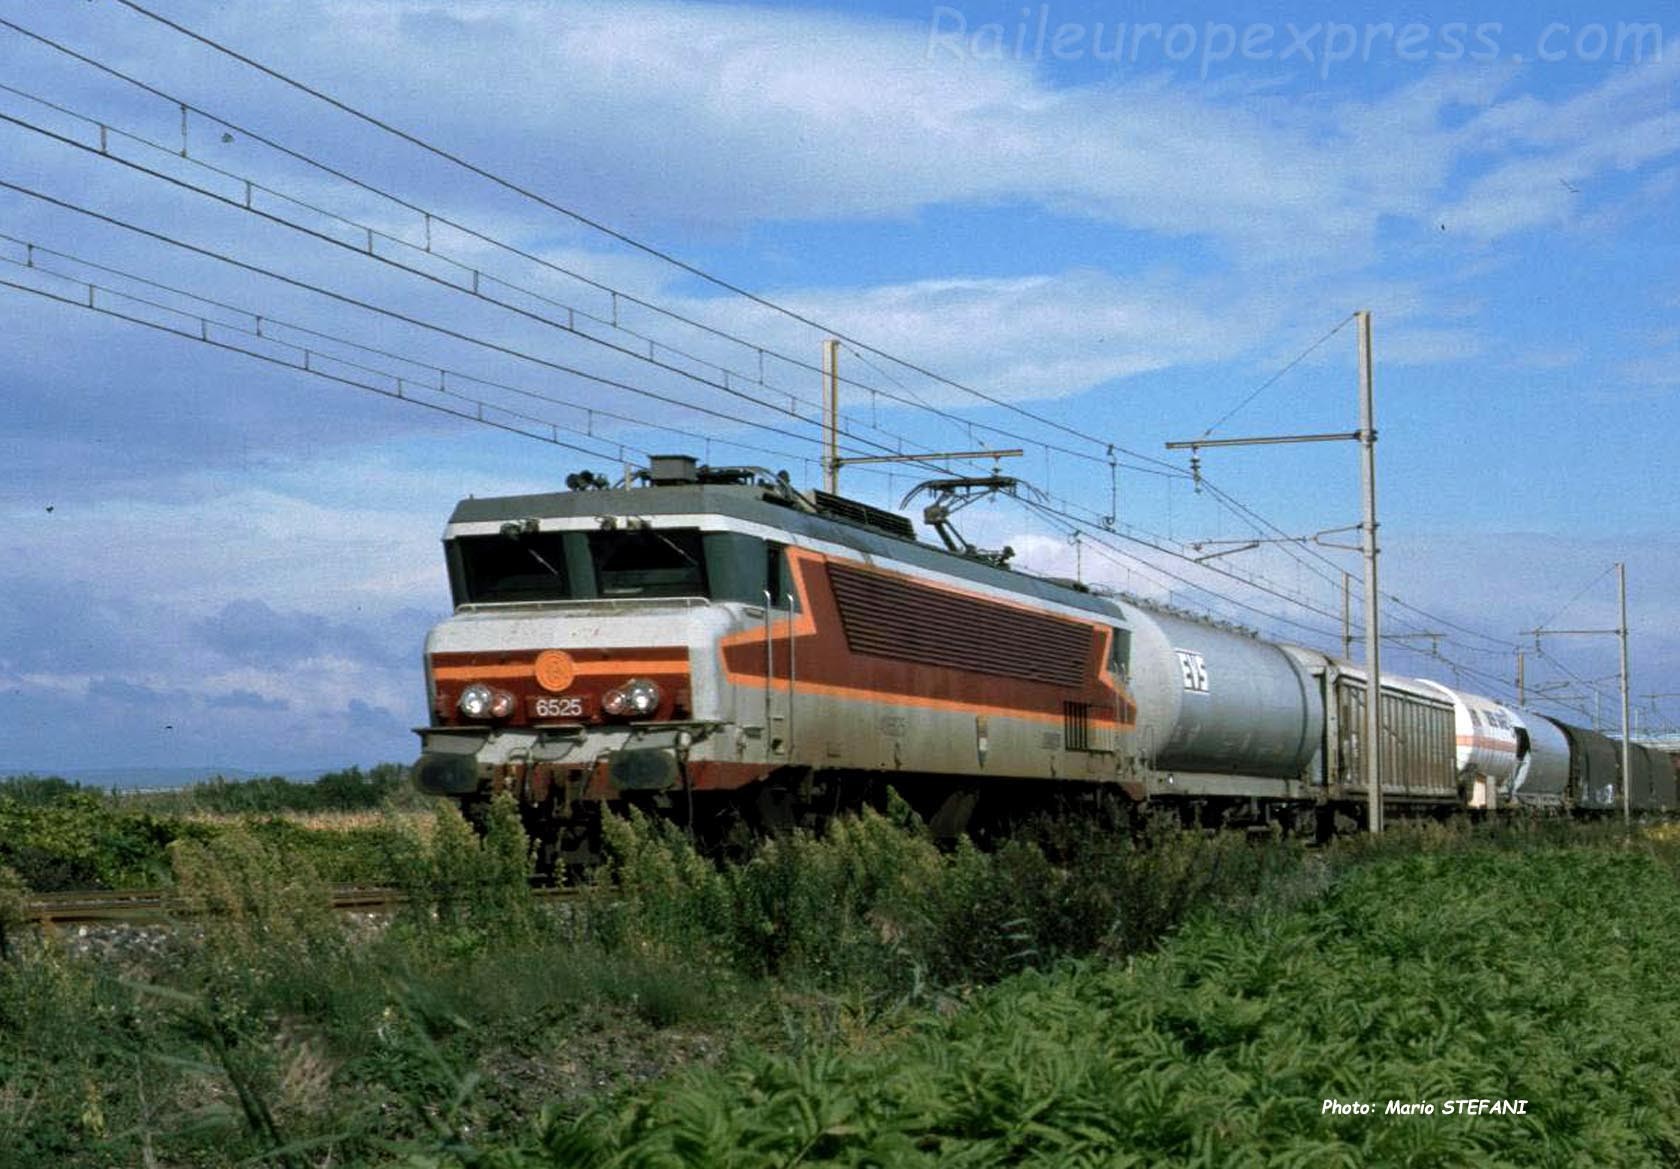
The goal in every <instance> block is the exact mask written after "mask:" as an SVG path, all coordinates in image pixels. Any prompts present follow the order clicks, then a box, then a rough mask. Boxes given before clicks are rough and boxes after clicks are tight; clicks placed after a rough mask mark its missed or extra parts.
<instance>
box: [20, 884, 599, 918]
mask: <svg viewBox="0 0 1680 1169" xmlns="http://www.w3.org/2000/svg"><path fill="white" fill-rule="evenodd" d="M593 891H594V890H592V889H588V888H583V887H580V886H575V885H562V886H548V885H539V886H533V887H532V889H531V895H532V896H533V897H538V898H543V899H548V898H562V897H576V896H578V895H580V894H583V893H589V892H593ZM406 900H408V894H407V892H406V891H404V890H402V889H397V888H393V887H390V886H385V885H338V886H334V888H333V889H332V893H331V906H332V908H333V909H335V910H338V911H340V912H351V911H354V910H358V909H366V910H380V909H387V908H391V907H393V906H397V905H401V904H402V903H403V902H404V901H406ZM25 905H26V908H25V914H24V916H25V920H26V921H29V922H33V923H34V924H36V925H76V924H84V923H87V922H143V921H159V920H170V919H173V918H179V917H191V916H195V915H196V914H197V913H198V912H200V911H198V910H195V908H194V907H193V905H192V902H191V900H190V899H187V898H180V897H178V896H176V895H175V894H174V892H173V891H171V890H167V889H110V890H106V889H90V890H75V891H70V892H62V893H36V894H33V895H32V896H30V897H29V898H28V899H27V901H26V902H25Z"/></svg>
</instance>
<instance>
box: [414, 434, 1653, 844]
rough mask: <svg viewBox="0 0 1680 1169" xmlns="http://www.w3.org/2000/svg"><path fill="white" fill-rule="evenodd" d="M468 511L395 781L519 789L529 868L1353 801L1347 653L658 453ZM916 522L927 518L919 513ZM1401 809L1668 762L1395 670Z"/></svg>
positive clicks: (463, 513)
mask: <svg viewBox="0 0 1680 1169" xmlns="http://www.w3.org/2000/svg"><path fill="white" fill-rule="evenodd" d="M568 484H569V486H570V487H571V488H572V489H571V490H568V491H565V492H559V493H554V494H545V495H529V496H513V497H505V498H489V499H467V500H464V501H462V502H461V503H460V504H459V505H458V506H457V507H456V509H455V512H454V514H453V516H452V517H451V518H450V520H449V523H448V526H447V528H446V530H445V532H444V551H445V557H446V560H447V564H448V572H449V582H450V587H451V591H452V593H453V598H454V613H453V615H452V616H450V617H449V618H448V619H447V620H445V621H443V622H442V623H441V624H439V625H438V626H436V627H435V628H434V629H433V630H432V631H431V632H430V634H429V636H428V637H427V641H426V649H425V665H426V681H427V702H428V707H429V710H430V725H428V726H426V727H423V728H420V729H419V732H418V733H419V735H420V737H421V740H422V751H421V755H420V758H419V761H418V763H417V764H416V767H415V782H416V783H417V785H418V786H419V787H420V788H421V789H422V790H424V791H427V792H431V793H435V794H440V795H446V796H450V797H453V798H455V799H457V800H459V801H460V802H461V804H462V805H463V808H464V810H465V811H467V813H468V814H469V815H477V814H478V813H479V812H481V811H482V808H483V807H484V805H485V804H486V803H487V801H488V800H489V799H490V798H491V797H492V796H493V795H495V794H496V793H498V792H503V791H506V792H510V793H512V794H513V795H514V796H515V797H516V798H517V799H518V801H519V804H520V806H521V808H522V810H523V812H524V815H525V818H526V822H527V825H528V827H529V828H530V829H531V831H532V834H533V837H534V838H535V839H537V840H538V841H540V842H541V844H542V847H543V849H544V852H545V855H544V857H543V862H544V863H545V864H547V865H556V866H557V865H582V864H587V863H589V862H590V861H591V860H592V859H594V857H595V856H596V855H597V853H598V850H599V846H600V822H601V816H602V813H603V810H605V809H607V808H622V807H626V806H636V805H640V806H644V807H647V808H650V809H655V810H657V811H658V812H659V813H660V814H662V815H665V816H668V817H670V818H672V819H674V820H676V821H677V822H678V823H681V824H683V825H686V826H687V827H688V828H689V829H690V830H691V831H693V832H695V833H696V834H697V835H703V836H704V837H705V838H706V839H707V840H708V841H728V840H729V839H730V838H732V837H733V836H737V835H739V834H740V833H742V832H749V833H750V832H755V831H759V830H764V829H772V830H773V829H777V828H786V827H790V826H800V825H805V826H815V825H817V824H820V823H821V821H822V820H823V818H825V817H826V816H828V815H832V814H833V813H834V812H836V811H839V810H843V809H846V808H850V807H855V806H857V804H858V803H859V802H860V801H862V800H866V799H870V798H872V797H874V796H878V795H879V793H881V792H883V791H884V790H885V789H886V787H887V786H889V785H890V786H891V787H892V788H893V789H895V790H897V791H898V792H899V793H900V794H901V795H903V796H904V797H905V798H906V799H908V800H909V801H910V802H911V803H912V805H913V806H916V807H917V808H918V809H920V810H922V811H923V812H924V814H925V815H926V816H927V817H928V819H929V822H930V824H931V825H932V826H933V827H934V829H935V830H936V831H937V832H939V833H940V834H942V835H950V834H955V833H957V832H960V831H963V830H965V829H974V828H976V827H977V826H979V825H984V824H991V823H996V822H998V821H999V820H1002V819H1006V818H1007V817H1009V816H1011V815H1015V814H1018V813H1019V812H1020V811H1021V810H1022V809H1030V808H1033V807H1044V806H1049V805H1052V804H1058V803H1060V804H1068V803H1072V804H1076V805H1083V806H1091V807H1102V808H1105V809H1107V810H1108V811H1109V812H1110V813H1113V812H1114V811H1115V810H1117V809H1118V810H1119V812H1121V813H1125V814H1130V813H1131V812H1133V811H1134V810H1135V809H1139V808H1144V807H1152V806H1154V807H1159V806H1165V807H1170V808H1175V809H1178V810H1179V811H1180V812H1181V813H1182V814H1183V815H1185V816H1186V817H1198V818H1201V819H1202V820H1204V821H1207V822H1214V821H1222V822H1248V823H1267V822H1272V821H1281V822H1283V823H1284V824H1286V825H1288V826H1293V827H1302V826H1308V827H1310V828H1311V829H1312V830H1313V831H1316V832H1322V831H1326V830H1330V829H1331V828H1332V827H1333V826H1334V824H1335V823H1336V822H1337V821H1343V822H1349V821H1351V822H1353V823H1357V822H1359V821H1360V820H1361V818H1362V817H1363V816H1364V815H1365V808H1366V805H1367V793H1366V789H1365V779H1364V775H1365V769H1364V766H1363V759H1364V755H1365V752H1366V751H1368V750H1370V749H1372V744H1370V743H1367V742H1366V741H1365V740H1364V735H1365V715H1364V710H1365V703H1366V702H1367V701H1368V700H1369V697H1370V696H1369V687H1368V685H1367V677H1366V674H1365V671H1364V670H1363V668H1362V667H1361V666H1359V665H1358V664H1356V663H1354V662H1350V661H1346V660H1343V659H1340V658H1336V657H1333V656H1330V655H1327V654H1324V653H1321V652H1318V651H1316V650H1312V649H1307V648H1303V647H1301V646H1295V645H1285V644H1277V643H1273V642H1269V641H1266V640H1263V639H1261V638H1260V637H1258V636H1256V635H1254V634H1252V633H1250V632H1247V631H1244V630H1242V629H1240V628H1237V627H1235V626H1231V625H1228V624H1224V623H1220V622H1216V621H1213V620H1209V619H1207V618H1205V617H1200V616H1197V615H1194V614H1190V613H1186V612H1182V611H1179V610H1176V609H1173V608H1170V607H1167V606H1162V605H1156V604H1152V603H1148V602H1145V601H1142V600H1140V599H1138V598H1133V597H1128V596H1125V595H1120V594H1104V593H1101V592H1099V591H1096V590H1093V589H1091V588H1088V587H1086V586H1084V585H1082V584H1080V583H1078V582H1074V581H1065V580H1055V579H1048V578H1043V577H1038V576H1034V575H1030V574H1027V573H1024V572H1019V571H1014V570H1012V569H1010V568H1008V567H1007V566H1006V564H1005V562H1004V561H1005V558H1004V557H1002V556H997V555H988V554H984V553H980V552H977V551H976V550H974V549H972V548H971V547H969V546H968V545H967V544H966V543H965V542H963V541H960V540H952V539H949V538H948V537H949V534H950V533H949V530H948V529H943V528H942V529H941V535H942V536H946V537H947V539H946V540H945V543H946V545H947V546H946V547H939V546H935V545H933V544H931V543H925V542H922V541H919V540H918V539H917V538H916V535H915V531H914V529H913V527H912V525H911V523H910V521H909V520H908V519H906V518H905V517H904V516H902V515H899V514H897V513H894V512H888V511H885V510H882V509H878V508H875V507H872V506H869V505H867V504H863V503H859V502H857V501H855V500H850V499H846V498H843V497H841V496H837V495H831V494H827V493H824V492H802V491H798V490H796V489H794V488H793V487H792V486H791V485H790V484H789V483H788V481H787V479H786V477H785V475H772V474H770V473H768V472H764V471H761V470H758V469H753V468H709V467H702V466H697V465H696V462H695V460H693V459H691V458H688V457H685V456H661V457H657V458H655V459H654V460H653V461H652V464H651V466H650V468H649V469H647V470H646V471H643V472H640V473H639V474H638V475H636V476H634V477H632V476H627V477H626V481H625V483H624V484H623V485H622V486H619V487H608V486H606V484H605V482H604V481H603V480H601V479H600V478H599V477H597V476H594V475H590V474H588V473H585V474H583V475H575V476H572V477H571V478H570V479H569V480H568ZM929 514H930V518H932V519H933V520H934V521H935V522H936V524H937V523H938V521H939V518H940V513H939V510H938V509H937V508H935V509H932V511H930V513H929ZM1380 702H1381V704H1382V710H1381V726H1382V732H1383V733H1382V740H1381V742H1380V743H1378V744H1376V749H1378V750H1380V751H1381V752H1382V758H1381V777H1382V778H1381V786H1382V791H1381V800H1382V804H1383V806H1384V808H1385V809H1386V810H1387V811H1389V812H1392V813H1394V814H1443V813H1451V812H1455V811H1458V810H1462V809H1472V810H1479V811H1482V812H1489V811H1494V810H1497V809H1499V808H1501V807H1530V808H1544V809H1554V810H1558V811H1565V810H1571V811H1579V812H1586V813H1608V812H1612V811H1619V810H1620V809H1621V806H1622V798H1623V797H1622V785H1623V784H1624V783H1630V784H1631V785H1632V786H1631V791H1630V792H1629V798H1630V802H1631V805H1632V807H1633V808H1634V809H1635V810H1636V811H1638V812H1641V813H1646V812H1657V811H1663V810H1667V809H1670V808H1673V807H1674V805H1675V803H1676V768H1677V766H1680V759H1677V758H1676V757H1671V756H1669V755H1667V754H1664V753H1661V752H1658V751H1654V750H1651V749H1649V748H1647V747H1644V746H1637V745H1636V746H1634V747H1633V748H1632V751H1631V755H1632V766H1631V768H1630V770H1631V773H1632V774H1631V775H1630V776H1624V775H1622V773H1621V750H1620V745H1619V744H1618V743H1617V742H1614V741H1612V740H1611V739H1608V738H1606V737H1605V736H1603V735H1601V734H1598V733H1597V732H1595V731H1592V730H1588V729H1585V728H1582V727H1578V726H1572V725H1569V724H1566V723H1562V722H1559V721H1557V720H1555V719H1552V718H1550V717H1548V716H1545V715H1541V714H1538V713H1535V712H1533V711H1530V710H1525V709H1519V708H1516V707H1512V706H1508V705H1505V704H1502V703H1500V702H1496V701H1494V700H1493V699H1491V698H1487V697H1484V696H1481V695H1476V694H1470V693H1466V692H1464V691H1462V690H1459V689H1457V688H1455V687H1451V686H1446V685H1443V684H1442V683H1440V682H1434V681H1428V680H1424V679H1412V678H1401V677H1393V676H1389V675H1385V676H1384V677H1383V678H1382V685H1381V696H1380Z"/></svg>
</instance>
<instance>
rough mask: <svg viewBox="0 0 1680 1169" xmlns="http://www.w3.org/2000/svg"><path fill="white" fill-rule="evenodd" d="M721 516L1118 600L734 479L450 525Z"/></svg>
mask: <svg viewBox="0 0 1680 1169" xmlns="http://www.w3.org/2000/svg"><path fill="white" fill-rule="evenodd" d="M597 515H613V516H648V517H652V516H663V515H719V516H728V517H730V518H732V519H739V520H749V521H751V522H753V523H759V524H764V525H766V526H768V527H774V528H780V529H781V530H783V531H785V532H788V533H789V534H790V535H791V536H806V537H809V538H811V539H817V540H826V541H829V542H830V543H835V544H843V545H845V546H847V547H850V548H856V549H857V550H858V551H860V552H867V553H870V554H871V555H874V556H883V557H889V558H891V559H893V560H899V561H903V562H904V563H907V564H913V565H916V566H917V567H919V568H926V569H928V570H930V571H933V572H942V573H945V574H946V575H949V576H953V577H957V578H959V579H962V580H967V581H972V582H974V583H976V584H984V585H989V586H991V587H993V588H999V589H1007V590H1008V591H1010V592H1013V593H1020V594H1022V595H1024V596H1029V597H1035V598H1037V599H1039V600H1043V601H1049V602H1052V603H1055V604H1058V605H1068V606H1071V607H1073V608H1077V609H1085V610H1088V611H1090V612H1093V613H1100V614H1102V615H1104V616H1105V617H1109V618H1113V617H1115V616H1117V615H1118V612H1119V611H1118V608H1117V606H1115V605H1114V604H1113V603H1112V602H1110V601H1108V600H1106V599H1104V598H1102V597H1099V596H1095V595H1093V594H1091V593H1087V592H1081V591H1080V590H1078V589H1074V588H1069V587H1068V586H1066V585H1062V584H1057V583H1055V582H1053V581H1049V580H1045V579H1043V578H1041V577H1036V576H1029V575H1027V574H1025V573H1020V572H1011V571H1010V570H1009V569H1007V568H999V567H997V566H996V565H992V564H986V563H984V562H982V561H979V560H975V559H972V558H971V557H967V556H961V555H958V554H957V553H955V552H949V551H947V550H945V549H944V548H938V547H935V546H933V545H931V544H923V543H921V542H920V541H917V540H906V539H903V538H902V537H898V536H893V535H889V534H888V533H886V532H883V531H880V530H878V529H876V528H871V527H866V526H863V525H861V524H856V523H850V522H847V521H845V520H842V519H836V518H833V517H830V516H825V515H812V514H810V513H808V512H804V511H799V510H796V509H795V508H794V507H792V506H791V505H789V504H787V503H783V502H782V501H781V500H780V499H779V498H777V497H776V496H775V495H774V494H773V493H772V492H770V491H767V490H766V489H765V488H763V487H753V486H746V485H735V484H728V485H725V484H709V483H700V484H682V485H679V486H668V487H637V488H634V489H631V490H624V489H612V490H606V491H561V492H554V493H551V494H546V495H507V496H501V497H498V498H491V499H463V500H462V501H461V502H460V503H458V504H456V506H455V513H454V514H453V515H452V516H450V522H451V523H497V522H503V523H505V522H507V521H509V520H522V519H527V518H530V517H536V518H542V519H548V518H569V517H574V516H597Z"/></svg>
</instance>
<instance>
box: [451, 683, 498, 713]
mask: <svg viewBox="0 0 1680 1169" xmlns="http://www.w3.org/2000/svg"><path fill="white" fill-rule="evenodd" d="M495 701H496V692H495V691H494V690H491V689H490V687H488V686H486V685H485V684H484V683H482V682H474V683H473V684H472V685H471V686H468V687H467V688H466V689H465V690H463V691H461V697H460V700H459V701H457V702H456V704H455V705H456V706H457V707H458V708H459V709H460V711H461V713H462V714H464V715H466V716H467V717H468V718H489V717H490V708H491V706H492V705H493V704H494V703H495Z"/></svg>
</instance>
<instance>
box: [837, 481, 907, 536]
mask: <svg viewBox="0 0 1680 1169" xmlns="http://www.w3.org/2000/svg"><path fill="white" fill-rule="evenodd" d="M811 497H812V498H813V499H815V500H816V503H817V513H818V514H819V515H825V516H829V517H831V518H833V519H838V520H848V521H850V522H851V523H854V524H862V525H863V526H864V527H866V528H874V529H875V530H876V531H880V532H886V533H888V534H889V535H893V536H897V537H899V538H900V539H904V540H914V539H915V538H916V529H915V527H914V526H913V525H912V524H911V523H910V521H909V520H907V519H905V518H904V517H903V516H901V515H899V514H898V513H897V512H891V511H883V510H882V509H881V508H878V507H871V506H870V505H869V504H867V503H859V502H858V501H857V500H855V499H847V498H846V497H845V496H843V495H830V494H829V493H828V492H826V491H813V492H812V493H811Z"/></svg>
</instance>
